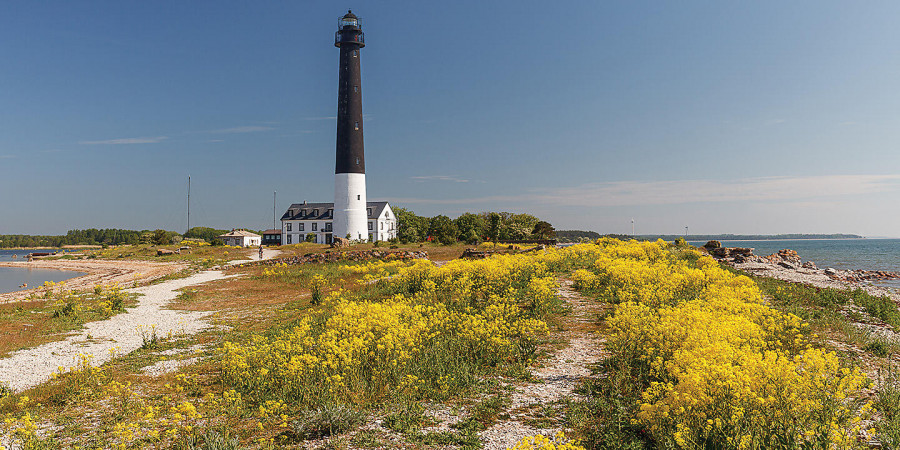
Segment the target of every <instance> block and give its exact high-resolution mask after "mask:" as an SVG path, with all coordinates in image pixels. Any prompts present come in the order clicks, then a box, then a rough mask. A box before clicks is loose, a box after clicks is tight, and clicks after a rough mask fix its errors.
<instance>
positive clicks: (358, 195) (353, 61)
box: [333, 11, 369, 240]
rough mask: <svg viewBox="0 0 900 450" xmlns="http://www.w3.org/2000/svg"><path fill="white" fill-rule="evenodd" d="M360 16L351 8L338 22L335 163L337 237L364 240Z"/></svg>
mask: <svg viewBox="0 0 900 450" xmlns="http://www.w3.org/2000/svg"><path fill="white" fill-rule="evenodd" d="M359 25H360V24H359V19H358V18H357V17H356V16H355V15H354V14H353V13H352V12H350V11H347V14H346V15H345V16H344V17H341V19H340V21H339V22H338V31H337V32H336V33H335V34H334V46H335V47H338V48H339V49H341V62H340V78H339V81H338V112H337V148H336V155H335V156H336V158H335V164H334V228H333V234H334V237H347V236H349V237H350V239H353V240H365V239H366V238H367V237H368V236H369V231H368V225H367V215H366V160H365V155H364V154H363V118H362V85H361V84H360V73H359V72H360V71H359V49H361V48H363V47H365V46H366V41H365V35H364V34H363V32H362V29H361V28H360V26H359Z"/></svg>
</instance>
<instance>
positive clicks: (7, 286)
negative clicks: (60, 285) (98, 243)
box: [0, 250, 84, 294]
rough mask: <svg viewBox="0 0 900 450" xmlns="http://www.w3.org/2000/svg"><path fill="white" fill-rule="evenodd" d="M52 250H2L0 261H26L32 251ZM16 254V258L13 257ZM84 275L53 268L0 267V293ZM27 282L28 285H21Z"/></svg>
mask: <svg viewBox="0 0 900 450" xmlns="http://www.w3.org/2000/svg"><path fill="white" fill-rule="evenodd" d="M43 251H46V252H51V251H53V250H0V261H26V260H27V259H26V258H25V256H26V255H28V254H29V253H31V252H43ZM13 255H16V258H13ZM81 275H84V273H83V272H73V271H69V270H53V269H33V268H27V267H0V294H4V293H7V292H15V291H21V290H25V289H30V288H33V287H37V286H40V285H42V284H44V282H46V281H54V282H59V281H63V280H68V279H70V278H75V277H78V276H81ZM24 283H27V284H28V287H25V288H22V287H19V286H21V285H22V284H24Z"/></svg>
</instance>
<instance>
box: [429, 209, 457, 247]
mask: <svg viewBox="0 0 900 450" xmlns="http://www.w3.org/2000/svg"><path fill="white" fill-rule="evenodd" d="M428 235H429V236H431V237H433V238H434V239H437V241H438V242H440V243H441V244H444V245H450V244H453V243H456V227H454V226H453V221H452V220H450V218H449V217H447V216H444V215H437V216H434V217H432V218H431V221H430V223H429V226H428Z"/></svg>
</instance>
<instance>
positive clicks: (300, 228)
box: [297, 223, 303, 231]
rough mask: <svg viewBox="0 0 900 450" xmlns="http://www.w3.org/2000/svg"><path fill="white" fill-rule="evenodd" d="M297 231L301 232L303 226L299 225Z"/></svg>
mask: <svg viewBox="0 0 900 450" xmlns="http://www.w3.org/2000/svg"><path fill="white" fill-rule="evenodd" d="M297 231H303V224H302V223H301V224H300V226H299V227H297Z"/></svg>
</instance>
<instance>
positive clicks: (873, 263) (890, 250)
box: [688, 239, 900, 288]
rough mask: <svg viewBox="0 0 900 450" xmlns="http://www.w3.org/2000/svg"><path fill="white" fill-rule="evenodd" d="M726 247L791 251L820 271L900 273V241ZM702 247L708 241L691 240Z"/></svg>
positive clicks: (727, 243) (762, 252)
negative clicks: (826, 269)
mask: <svg viewBox="0 0 900 450" xmlns="http://www.w3.org/2000/svg"><path fill="white" fill-rule="evenodd" d="M720 242H721V243H722V246H724V247H749V248H752V249H754V250H753V254H754V255H759V256H766V255H771V254H773V253H777V252H778V251H779V250H781V249H791V250H794V251H796V252H797V254H798V255H800V259H802V260H803V261H812V262H814V263H816V266H818V267H819V268H820V269H825V268H827V267H833V268H835V269H842V270H852V269H865V270H887V271H891V272H900V239H789V240H763V241H720ZM688 243H689V244H691V245H695V246H702V245H703V244H705V243H706V241H688ZM875 284H878V285H882V286H889V287H893V288H900V280H887V281H879V282H876V283H875Z"/></svg>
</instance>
